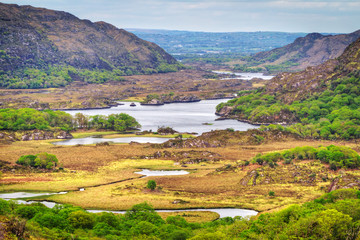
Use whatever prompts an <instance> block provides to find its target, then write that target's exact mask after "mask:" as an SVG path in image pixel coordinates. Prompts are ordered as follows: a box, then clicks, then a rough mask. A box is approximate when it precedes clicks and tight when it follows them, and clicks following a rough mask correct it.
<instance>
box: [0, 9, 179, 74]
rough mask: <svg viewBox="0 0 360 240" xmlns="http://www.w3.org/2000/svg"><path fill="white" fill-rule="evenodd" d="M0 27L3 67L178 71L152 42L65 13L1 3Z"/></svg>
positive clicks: (169, 57)
mask: <svg viewBox="0 0 360 240" xmlns="http://www.w3.org/2000/svg"><path fill="white" fill-rule="evenodd" d="M0 26H1V28H0V61H1V64H0V70H2V71H4V72H12V73H13V72H14V71H16V70H19V69H24V68H35V69H46V68H47V67H48V66H49V65H51V66H54V65H61V66H71V67H74V68H76V69H89V70H95V69H96V70H104V71H113V70H116V69H117V70H118V72H117V73H118V74H119V75H122V73H123V75H125V74H126V75H132V74H133V73H152V72H162V71H167V70H174V69H175V70H176V69H177V66H178V63H177V61H176V60H175V59H174V58H173V57H172V56H170V55H169V54H167V53H166V52H165V51H164V50H163V49H162V48H160V47H159V46H157V45H156V44H154V43H151V42H148V41H144V40H142V39H140V38H138V37H136V36H135V35H134V34H132V33H129V32H127V31H125V30H123V29H118V28H116V27H115V26H113V25H111V24H108V23H105V22H95V23H93V22H91V21H89V20H81V19H79V18H77V17H75V16H73V15H71V14H70V13H67V12H62V11H53V10H48V9H44V8H35V7H32V6H18V5H14V4H2V3H0ZM8 74H9V73H8ZM23 77H24V76H21V78H23Z"/></svg>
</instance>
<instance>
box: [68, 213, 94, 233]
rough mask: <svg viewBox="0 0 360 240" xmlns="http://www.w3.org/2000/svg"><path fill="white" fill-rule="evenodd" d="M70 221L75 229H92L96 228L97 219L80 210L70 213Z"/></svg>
mask: <svg viewBox="0 0 360 240" xmlns="http://www.w3.org/2000/svg"><path fill="white" fill-rule="evenodd" d="M68 221H69V223H70V224H71V225H72V226H73V227H74V228H88V229H91V228H92V227H93V226H94V223H95V218H94V216H93V215H92V214H91V213H88V212H85V211H82V210H79V211H75V212H72V213H70V214H69V217H68Z"/></svg>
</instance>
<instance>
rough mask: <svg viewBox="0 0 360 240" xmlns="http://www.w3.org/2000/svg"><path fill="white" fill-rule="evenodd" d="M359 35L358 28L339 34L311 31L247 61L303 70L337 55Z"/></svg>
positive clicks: (255, 64) (252, 63) (254, 63)
mask: <svg viewBox="0 0 360 240" xmlns="http://www.w3.org/2000/svg"><path fill="white" fill-rule="evenodd" d="M359 37H360V30H358V31H356V32H353V33H350V34H339V35H322V34H320V33H311V34H308V35H306V36H305V37H300V38H297V39H296V40H295V41H294V42H293V43H291V44H288V45H286V46H284V47H280V48H276V49H273V50H271V51H266V52H260V53H257V54H255V55H254V56H253V57H251V58H250V59H249V60H248V62H249V63H251V65H252V66H258V67H264V66H268V65H270V66H271V65H274V66H275V65H277V66H283V67H284V68H285V69H287V70H292V71H295V70H303V69H305V68H306V67H309V66H316V65H319V64H321V63H323V62H325V61H327V60H329V59H334V58H337V57H339V56H340V55H341V54H342V53H343V51H344V49H345V48H346V47H347V46H348V45H349V44H350V43H352V42H353V41H355V40H356V39H357V38H359Z"/></svg>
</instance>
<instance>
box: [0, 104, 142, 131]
mask: <svg viewBox="0 0 360 240" xmlns="http://www.w3.org/2000/svg"><path fill="white" fill-rule="evenodd" d="M139 127H140V124H139V123H138V122H137V121H136V120H135V118H133V117H131V116H129V115H128V114H125V113H120V114H111V115H109V116H105V115H95V116H86V115H83V114H81V113H77V114H76V115H75V116H74V117H73V116H71V115H70V114H69V113H65V112H62V111H52V110H44V111H38V110H35V109H31V108H22V109H8V108H7V109H0V130H12V131H17V130H34V129H39V130H53V129H61V130H64V131H70V130H74V129H78V128H86V129H92V128H95V129H111V130H115V131H126V130H130V129H134V128H139Z"/></svg>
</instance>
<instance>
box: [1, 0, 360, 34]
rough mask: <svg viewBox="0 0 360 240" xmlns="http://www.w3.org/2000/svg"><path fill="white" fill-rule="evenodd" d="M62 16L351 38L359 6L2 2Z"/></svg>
mask: <svg viewBox="0 0 360 240" xmlns="http://www.w3.org/2000/svg"><path fill="white" fill-rule="evenodd" d="M2 2H3V3H13V4H19V5H31V6H34V7H42V8H48V9H53V10H59V11H66V12H69V13H71V14H74V15H75V16H77V17H79V18H80V19H89V20H91V21H93V22H95V21H105V22H108V23H111V24H113V25H115V26H116V27H118V28H126V29H131V28H137V29H156V30H157V29H159V30H178V31H195V32H259V31H261V32H294V33H297V32H304V33H310V32H321V33H350V32H354V31H356V30H358V29H360V26H359V24H358V23H359V22H360V14H359V12H360V2H359V1H357V0H347V1H336V0H322V1H321V0H315V1H309V0H301V1H300V0H290V1H284V0H278V1H275V0H253V1H248V0H225V1H215V0H147V1H143V0H132V1H125V0H120V1H117V0H104V1H96V0H86V1H85V0H78V1H70V0H53V1H47V0H5V1H2Z"/></svg>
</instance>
